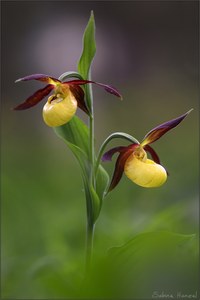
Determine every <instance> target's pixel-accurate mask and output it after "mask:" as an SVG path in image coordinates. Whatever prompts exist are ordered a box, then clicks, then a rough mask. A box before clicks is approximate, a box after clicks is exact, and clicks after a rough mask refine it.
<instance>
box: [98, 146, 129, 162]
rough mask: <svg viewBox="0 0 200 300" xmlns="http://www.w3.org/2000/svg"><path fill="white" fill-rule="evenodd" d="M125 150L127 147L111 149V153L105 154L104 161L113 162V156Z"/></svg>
mask: <svg viewBox="0 0 200 300" xmlns="http://www.w3.org/2000/svg"><path fill="white" fill-rule="evenodd" d="M125 148H127V147H123V146H121V147H115V148H112V149H110V150H109V151H107V152H106V153H104V155H103V156H102V159H101V160H102V161H111V160H112V157H113V155H114V154H115V153H116V152H121V151H122V150H124V149H125Z"/></svg>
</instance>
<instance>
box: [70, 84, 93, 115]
mask: <svg viewBox="0 0 200 300" xmlns="http://www.w3.org/2000/svg"><path fill="white" fill-rule="evenodd" d="M69 88H70V91H71V92H72V94H73V95H74V97H75V98H76V100H77V103H78V107H79V108H80V109H82V110H83V111H84V112H85V113H86V114H88V115H89V110H88V108H87V106H86V103H85V100H84V91H83V90H82V88H81V87H80V86H78V85H73V84H70V85H69Z"/></svg>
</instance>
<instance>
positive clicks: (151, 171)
mask: <svg viewBox="0 0 200 300" xmlns="http://www.w3.org/2000/svg"><path fill="white" fill-rule="evenodd" d="M124 173H125V175H126V176H127V177H128V178H129V179H130V180H131V181H133V182H134V183H136V184H137V185H139V186H142V187H146V188H152V187H159V186H161V185H163V184H164V183H165V181H166V180H167V172H166V170H165V169H164V168H163V167H162V166H161V165H159V164H157V163H155V162H154V161H152V160H151V159H145V160H144V161H143V160H141V159H138V158H137V157H136V156H135V155H134V154H132V155H131V156H129V158H128V159H127V160H126V162H125V165H124Z"/></svg>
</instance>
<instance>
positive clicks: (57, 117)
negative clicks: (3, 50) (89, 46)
mask: <svg viewBox="0 0 200 300" xmlns="http://www.w3.org/2000/svg"><path fill="white" fill-rule="evenodd" d="M27 80H39V81H42V82H46V83H48V85H47V86H45V87H44V88H43V89H40V90H38V91H36V92H35V93H34V94H33V95H32V96H30V97H29V98H28V99H26V101H25V102H23V103H21V104H19V105H18V106H16V107H15V108H14V109H15V110H24V109H28V108H30V107H32V106H34V105H36V104H37V103H39V102H40V101H41V100H42V99H43V98H44V97H46V96H47V95H48V94H49V93H50V92H51V91H52V90H54V94H53V95H52V96H50V97H49V98H48V101H47V103H46V104H45V106H44V107H43V119H44V122H45V123H46V124H47V125H48V126H51V127H56V126H61V125H63V124H65V123H67V122H69V121H70V120H71V118H72V117H73V116H74V114H75V113H76V110H77V107H79V108H80V109H82V110H83V111H84V112H85V113H87V114H89V113H90V112H89V110H88V107H87V105H86V103H85V99H84V91H83V89H82V88H81V87H80V85H84V84H88V83H95V84H97V85H99V86H101V87H103V88H104V89H105V90H106V91H107V92H109V93H111V94H113V95H115V96H117V97H120V98H121V95H120V94H119V92H118V91H117V90H116V89H115V88H113V87H111V86H109V85H106V84H102V83H98V82H94V81H90V80H70V81H65V82H61V81H60V80H59V79H57V78H54V77H51V76H48V75H44V74H33V75H29V76H26V77H23V78H20V79H18V80H16V82H19V81H27Z"/></svg>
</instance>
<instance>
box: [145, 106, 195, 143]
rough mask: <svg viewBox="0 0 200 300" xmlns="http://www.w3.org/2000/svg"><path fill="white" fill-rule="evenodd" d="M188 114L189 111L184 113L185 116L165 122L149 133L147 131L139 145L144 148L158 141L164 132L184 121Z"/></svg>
mask: <svg viewBox="0 0 200 300" xmlns="http://www.w3.org/2000/svg"><path fill="white" fill-rule="evenodd" d="M190 112H191V110H189V111H188V112H186V113H185V114H183V115H181V116H180V117H178V118H176V119H173V120H171V121H168V122H165V123H163V124H161V125H159V126H157V127H155V128H153V129H152V130H151V131H149V132H148V133H147V134H146V135H145V137H144V139H143V141H142V143H141V145H142V146H145V145H147V144H151V143H153V142H155V141H156V140H158V139H159V138H161V136H163V135H164V134H165V133H166V132H168V131H169V130H171V129H172V128H174V127H176V126H177V125H178V124H179V123H180V122H182V121H183V119H185V117H186V116H187V115H188V114H189V113H190Z"/></svg>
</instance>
